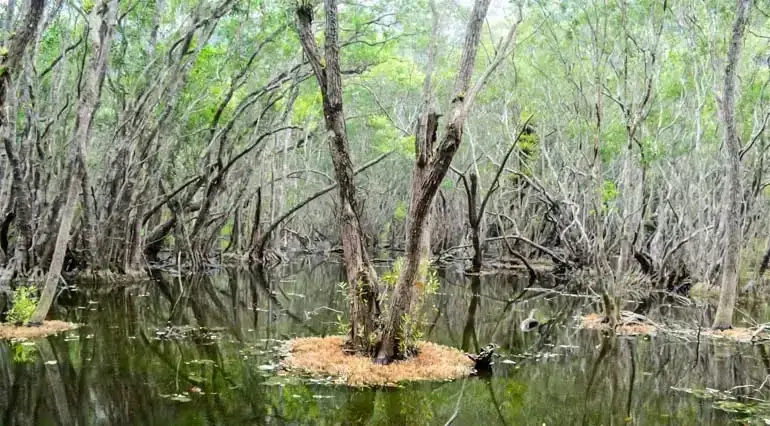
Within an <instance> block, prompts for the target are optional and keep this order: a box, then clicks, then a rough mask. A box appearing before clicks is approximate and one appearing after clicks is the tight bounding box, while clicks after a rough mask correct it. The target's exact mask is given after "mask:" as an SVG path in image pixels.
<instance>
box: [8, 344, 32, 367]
mask: <svg viewBox="0 0 770 426" xmlns="http://www.w3.org/2000/svg"><path fill="white" fill-rule="evenodd" d="M12 348H13V362H14V363H15V364H29V363H32V362H33V361H34V360H35V354H36V352H37V350H36V348H35V345H34V344H31V342H19V343H14V344H13V345H12Z"/></svg>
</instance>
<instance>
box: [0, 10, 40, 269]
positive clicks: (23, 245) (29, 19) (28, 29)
mask: <svg viewBox="0 0 770 426" xmlns="http://www.w3.org/2000/svg"><path fill="white" fill-rule="evenodd" d="M44 8H45V1H44V0H30V3H29V10H28V11H27V14H26V16H25V18H24V20H23V21H22V24H21V28H19V29H18V30H17V31H16V33H15V34H14V35H12V36H11V38H10V40H9V41H8V44H7V49H8V51H7V52H6V53H5V55H3V56H2V58H0V137H2V138H3V147H4V149H5V152H6V155H7V156H8V163H9V164H10V166H11V176H12V183H11V194H12V198H13V199H15V206H14V208H15V221H16V222H15V228H16V243H15V249H14V251H15V253H14V258H15V265H14V266H13V268H14V269H15V271H16V272H22V273H23V272H24V271H25V270H26V269H27V266H28V263H29V249H30V245H31V244H32V220H33V217H32V205H31V195H30V193H29V188H28V186H27V185H26V183H25V181H24V173H23V172H22V166H21V164H20V160H19V157H18V156H17V153H16V150H15V149H14V146H13V145H14V143H13V141H14V139H15V135H14V132H13V130H12V128H13V124H12V121H13V118H12V117H15V111H11V108H10V106H9V105H8V98H9V97H11V98H13V97H14V96H13V91H14V90H15V89H14V87H13V78H14V76H15V75H16V74H17V73H18V72H19V68H20V65H21V63H22V58H23V57H24V54H25V52H26V50H27V45H28V44H29V43H30V42H31V41H33V40H34V39H35V34H36V32H37V28H38V25H39V23H40V19H41V18H42V16H43V10H44ZM11 10H12V9H11ZM8 19H9V21H8V22H7V27H8V28H10V26H11V25H12V22H11V13H9V16H8ZM9 117H10V118H9Z"/></svg>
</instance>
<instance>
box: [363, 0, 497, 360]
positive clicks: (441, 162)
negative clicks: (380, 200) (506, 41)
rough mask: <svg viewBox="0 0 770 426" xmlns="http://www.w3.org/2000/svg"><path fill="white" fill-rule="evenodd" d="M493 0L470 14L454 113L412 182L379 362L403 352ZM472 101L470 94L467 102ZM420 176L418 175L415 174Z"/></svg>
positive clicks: (485, 0) (480, 2) (481, 1)
mask: <svg viewBox="0 0 770 426" xmlns="http://www.w3.org/2000/svg"><path fill="white" fill-rule="evenodd" d="M489 3H490V0H477V1H476V2H475V3H474V5H473V10H472V12H471V17H470V20H469V22H468V27H467V30H466V33H465V41H464V43H463V53H462V59H461V61H460V69H459V71H458V73H457V79H456V81H455V87H454V91H453V95H452V102H451V112H450V115H449V119H448V121H447V124H446V128H445V130H444V136H443V139H442V140H441V143H440V144H439V145H438V146H437V147H436V151H435V152H434V153H433V156H432V158H431V159H430V160H429V161H428V163H427V166H426V170H425V174H424V175H423V176H422V179H420V180H416V181H415V182H412V194H411V200H410V203H409V223H408V225H407V235H406V252H405V256H404V264H403V267H402V270H401V274H400V275H399V277H398V280H397V281H396V288H395V290H394V291H393V294H392V296H391V299H390V308H389V310H388V311H387V318H385V319H384V325H383V328H382V337H381V342H380V347H379V350H378V353H377V358H376V362H378V363H388V362H390V361H391V360H393V359H394V358H398V357H400V356H402V355H403V354H401V353H400V349H399V348H400V346H401V345H400V339H401V336H399V334H400V330H402V328H403V325H404V322H405V318H406V315H407V314H408V312H409V309H410V308H411V305H412V298H413V296H414V282H415V278H416V276H417V273H418V271H419V266H420V260H421V259H420V245H421V241H422V233H423V230H424V228H425V224H426V220H427V218H428V215H429V213H430V207H431V204H432V202H433V198H434V197H435V195H436V191H438V188H439V185H440V184H441V181H442V180H443V179H444V176H446V173H447V171H448V170H449V165H450V164H451V162H452V158H453V157H454V154H455V153H456V152H457V149H458V148H459V147H460V143H461V142H462V135H463V126H464V124H465V119H466V117H467V114H468V108H469V106H470V105H469V104H466V94H467V93H468V91H469V89H470V88H471V84H470V83H471V77H472V75H473V68H474V66H475V63H476V53H477V52H478V48H479V42H480V39H481V29H482V27H483V24H484V19H485V17H486V15H487V10H488V9H489ZM471 100H472V96H470V97H469V98H468V100H467V102H470V101H471ZM415 177H417V174H415Z"/></svg>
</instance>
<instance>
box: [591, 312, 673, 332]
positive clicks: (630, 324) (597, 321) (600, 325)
mask: <svg viewBox="0 0 770 426" xmlns="http://www.w3.org/2000/svg"><path fill="white" fill-rule="evenodd" d="M580 328H582V329H586V330H609V329H610V326H609V324H608V323H606V322H604V315H600V314H597V313H590V314H588V315H586V316H583V317H580ZM657 331H658V327H657V326H655V325H654V324H651V323H649V322H648V321H645V320H644V318H643V317H638V318H637V317H636V316H631V317H624V318H622V320H621V322H620V323H619V324H618V325H617V327H615V333H616V334H621V335H624V336H639V335H654V334H655V333H656V332H657Z"/></svg>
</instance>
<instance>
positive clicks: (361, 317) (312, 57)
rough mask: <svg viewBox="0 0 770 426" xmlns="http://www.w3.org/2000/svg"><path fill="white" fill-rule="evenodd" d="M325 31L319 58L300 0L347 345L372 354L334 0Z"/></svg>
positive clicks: (368, 270)
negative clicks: (334, 214) (333, 220)
mask: <svg viewBox="0 0 770 426" xmlns="http://www.w3.org/2000/svg"><path fill="white" fill-rule="evenodd" d="M324 8H325V11H326V33H325V39H326V40H325V45H324V60H323V63H322V60H321V54H320V52H319V48H318V45H317V43H316V40H315V35H314V34H313V31H312V22H313V7H312V5H310V4H308V3H302V4H301V5H300V6H299V7H298V8H297V21H298V33H299V38H300V42H301V44H302V48H303V50H304V52H305V55H306V56H307V59H308V61H309V62H310V65H311V67H312V69H313V73H314V74H315V77H316V80H317V81H318V86H319V88H320V90H321V96H322V99H323V110H324V121H325V124H326V133H327V134H326V138H327V141H328V143H329V148H330V151H331V157H332V163H333V165H334V175H335V178H336V180H337V183H338V185H339V186H338V188H339V197H340V212H339V215H340V216H339V222H340V228H341V229H340V237H341V240H342V249H343V256H344V261H345V271H346V276H347V283H348V298H349V309H350V331H349V336H348V338H349V341H348V345H349V346H350V348H351V349H354V350H356V351H359V352H362V353H372V352H373V350H374V348H373V345H372V343H373V339H372V338H371V337H372V336H373V335H374V333H375V332H376V329H377V321H376V320H377V317H378V316H379V303H378V291H377V276H376V273H375V272H374V268H373V267H372V265H371V263H370V261H369V258H368V255H367V253H366V247H365V245H364V235H363V230H362V228H361V223H360V211H359V207H358V202H357V199H356V188H355V183H354V179H353V176H354V172H353V163H352V162H351V160H350V150H349V143H348V135H347V131H346V129H345V115H344V111H343V104H342V72H341V69H340V53H339V50H340V46H339V23H338V18H337V1H336V0H325V2H324Z"/></svg>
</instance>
